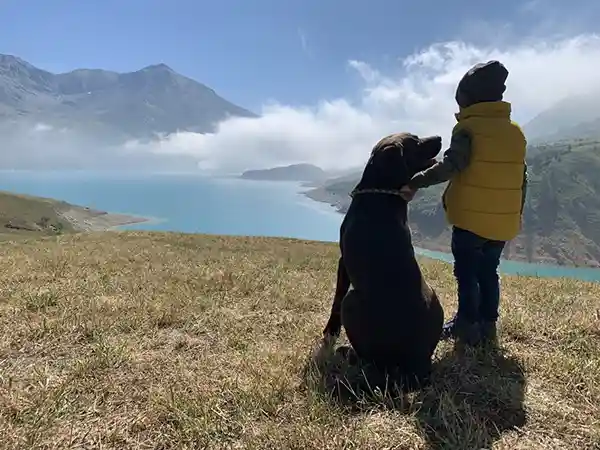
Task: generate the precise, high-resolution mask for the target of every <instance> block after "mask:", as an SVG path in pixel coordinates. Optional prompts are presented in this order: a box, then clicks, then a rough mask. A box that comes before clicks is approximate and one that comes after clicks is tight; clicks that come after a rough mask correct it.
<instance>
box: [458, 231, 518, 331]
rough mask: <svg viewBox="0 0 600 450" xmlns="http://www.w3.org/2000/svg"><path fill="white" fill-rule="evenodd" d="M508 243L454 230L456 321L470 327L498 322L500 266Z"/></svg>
mask: <svg viewBox="0 0 600 450" xmlns="http://www.w3.org/2000/svg"><path fill="white" fill-rule="evenodd" d="M505 245H506V242H504V241H493V240H490V239H485V238H482V237H481V236H478V235H476V234H474V233H471V232H470V231H467V230H464V229H462V228H457V227H454V228H453V229H452V254H453V255H454V276H455V277H456V282H457V284H458V312H457V314H456V318H457V319H459V320H461V321H462V320H464V321H465V322H468V323H474V322H495V321H496V320H497V319H498V308H499V305H500V281H499V279H498V265H499V264H500V256H501V255H502V250H504V246H505Z"/></svg>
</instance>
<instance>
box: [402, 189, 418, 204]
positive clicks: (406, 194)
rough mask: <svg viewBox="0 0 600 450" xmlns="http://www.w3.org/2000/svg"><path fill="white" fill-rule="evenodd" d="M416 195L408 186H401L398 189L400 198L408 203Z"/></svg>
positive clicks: (414, 190)
mask: <svg viewBox="0 0 600 450" xmlns="http://www.w3.org/2000/svg"><path fill="white" fill-rule="evenodd" d="M416 193H417V189H413V188H411V187H409V186H402V187H401V188H400V196H401V197H402V198H403V199H404V200H406V201H407V202H410V201H411V200H412V199H413V198H414V196H415V194H416Z"/></svg>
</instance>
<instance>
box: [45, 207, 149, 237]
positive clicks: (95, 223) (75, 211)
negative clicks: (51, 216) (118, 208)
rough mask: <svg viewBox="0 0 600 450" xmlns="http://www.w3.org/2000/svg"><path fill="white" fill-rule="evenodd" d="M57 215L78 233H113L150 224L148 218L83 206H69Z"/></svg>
mask: <svg viewBox="0 0 600 450" xmlns="http://www.w3.org/2000/svg"><path fill="white" fill-rule="evenodd" d="M57 214H58V215H59V216H60V217H62V218H63V219H64V220H66V221H67V222H69V223H70V224H71V226H72V227H73V228H74V229H75V230H76V231H79V232H89V231H91V232H96V231H115V230H118V229H119V227H123V226H126V225H134V224H141V223H147V222H150V221H151V220H152V219H150V218H148V217H142V216H136V215H132V214H122V213H113V212H106V211H100V210H96V209H91V208H88V207H85V206H77V205H69V207H67V208H64V209H63V210H61V211H57Z"/></svg>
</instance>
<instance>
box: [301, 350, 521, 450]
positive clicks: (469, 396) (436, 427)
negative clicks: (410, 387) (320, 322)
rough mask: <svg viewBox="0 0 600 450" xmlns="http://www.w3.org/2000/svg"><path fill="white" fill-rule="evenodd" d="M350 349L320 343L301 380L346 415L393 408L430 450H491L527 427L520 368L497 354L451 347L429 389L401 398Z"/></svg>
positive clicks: (435, 370)
mask: <svg viewBox="0 0 600 450" xmlns="http://www.w3.org/2000/svg"><path fill="white" fill-rule="evenodd" d="M346 350H347V348H343V347H342V350H341V351H340V349H338V350H337V351H334V349H333V348H331V347H327V346H325V345H321V346H320V347H318V348H317V349H316V350H315V351H313V352H312V353H311V355H310V357H309V358H308V362H307V364H306V366H305V369H304V382H305V386H306V387H307V388H308V389H311V390H313V391H316V392H318V393H319V394H320V395H322V396H323V397H325V398H326V399H327V401H329V402H332V403H333V404H335V405H337V406H339V407H340V408H343V409H344V410H345V412H347V413H348V414H359V413H361V412H364V411H368V410H373V409H381V408H386V409H394V410H397V411H401V412H403V413H404V414H407V415H410V416H411V417H412V418H414V420H415V423H416V425H417V427H418V428H419V429H420V431H421V433H422V435H423V436H424V438H425V439H426V441H427V442H428V444H429V448H432V449H465V448H469V449H471V448H473V449H480V448H490V447H491V446H492V444H493V443H494V442H495V441H497V440H498V439H500V437H501V436H502V434H503V433H504V432H506V431H509V430H518V429H519V428H520V427H522V426H523V425H525V423H526V414H525V410H524V407H523V400H524V393H525V385H526V377H525V371H524V369H523V367H522V365H521V364H520V363H519V362H518V361H517V360H516V359H515V358H513V357H510V356H507V355H505V354H503V352H502V351H501V350H500V349H497V348H491V349H476V350H475V349H467V350H461V349H457V348H455V349H453V350H450V351H448V352H447V353H445V354H444V355H442V357H441V358H440V359H438V360H437V361H435V362H434V368H433V374H432V379H431V384H430V385H429V386H427V387H425V388H424V389H422V390H420V391H416V392H413V393H404V392H403V389H402V387H401V386H398V385H396V384H394V383H393V382H390V381H389V379H387V380H386V378H385V377H384V376H383V375H381V374H379V373H376V372H375V371H374V370H373V369H372V368H370V367H369V366H365V365H362V366H361V365H360V364H357V363H355V362H349V361H348V359H347V357H346V354H347V351H346Z"/></svg>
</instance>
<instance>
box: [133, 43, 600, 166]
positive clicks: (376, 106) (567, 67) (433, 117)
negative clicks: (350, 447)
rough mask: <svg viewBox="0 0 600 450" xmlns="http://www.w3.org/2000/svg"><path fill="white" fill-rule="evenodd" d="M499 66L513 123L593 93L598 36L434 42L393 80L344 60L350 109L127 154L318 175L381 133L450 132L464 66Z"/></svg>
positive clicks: (266, 119) (325, 107) (363, 154)
mask: <svg viewBox="0 0 600 450" xmlns="http://www.w3.org/2000/svg"><path fill="white" fill-rule="evenodd" d="M489 59H499V60H500V61H502V62H503V63H504V64H505V65H506V66H507V68H508V69H509V71H510V75H509V78H508V81H507V86H508V88H507V92H506V95H505V99H506V100H508V101H511V102H512V103H513V111H514V116H513V117H514V118H515V120H517V121H520V122H521V123H522V124H523V123H524V122H526V121H527V120H528V119H530V118H532V117H533V116H534V115H535V114H537V113H539V112H540V111H541V110H543V109H545V108H547V107H548V106H550V105H552V104H553V103H555V102H557V101H559V100H560V99H562V98H563V97H565V96H568V95H572V94H582V93H587V92H591V91H592V90H598V89H600V77H598V73H600V36H598V35H579V36H575V37H571V38H568V39H561V40H548V41H546V40H537V41H534V42H531V41H529V42H527V43H526V44H525V43H524V44H520V45H513V46H510V47H505V48H493V47H479V46H477V45H474V44H468V43H464V42H446V43H437V44H434V45H431V46H429V47H427V48H424V49H422V50H420V51H418V52H416V53H414V54H412V55H407V56H405V57H403V58H402V59H400V60H399V65H398V70H399V72H398V75H397V76H393V75H384V74H382V73H381V72H380V71H378V70H377V69H376V68H373V67H372V66H371V65H369V64H368V63H366V62H363V61H350V62H349V66H350V67H351V68H353V69H355V70H356V72H358V74H359V75H360V76H361V77H362V80H363V82H364V89H363V90H362V92H361V96H360V100H359V101H358V102H356V103H355V104H351V103H350V102H349V101H347V100H344V99H332V100H327V101H325V100H324V101H322V102H320V103H319V104H317V105H314V106H303V107H292V106H287V105H281V104H271V105H267V106H265V107H264V109H263V111H262V112H261V113H262V117H260V118H258V119H240V118H233V119H230V120H226V121H224V122H222V123H220V124H219V126H218V129H217V131H216V132H215V133H214V134H206V135H199V134H194V133H179V134H176V135H172V136H169V137H167V138H165V139H163V140H162V141H160V142H158V143H154V144H143V145H142V144H139V143H129V148H130V149H137V150H143V149H144V150H150V151H151V152H156V153H167V154H186V155H193V156H194V157H195V158H197V159H198V161H200V162H201V164H202V166H203V167H205V168H211V169H215V170H224V171H236V170H244V169H246V168H250V167H264V166H268V165H272V164H290V163H296V162H312V163H315V164H318V165H321V166H322V167H325V168H346V167H351V166H356V165H360V164H362V163H363V162H364V161H365V159H366V158H367V155H368V153H369V151H370V149H371V147H372V145H373V144H374V143H375V142H376V141H377V140H378V139H379V138H380V137H382V135H384V134H385V133H390V132H396V131H410V132H414V133H417V134H424V135H428V134H440V135H442V136H443V137H444V139H445V142H447V138H448V136H449V133H450V130H451V128H452V126H453V125H454V123H455V119H454V113H455V112H456V110H457V106H456V104H455V101H454V90H455V87H456V84H457V82H458V81H459V79H460V78H461V76H462V75H463V73H464V72H465V71H466V70H467V69H468V68H469V67H470V66H471V65H473V64H475V63H476V62H479V61H486V60H489Z"/></svg>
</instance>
